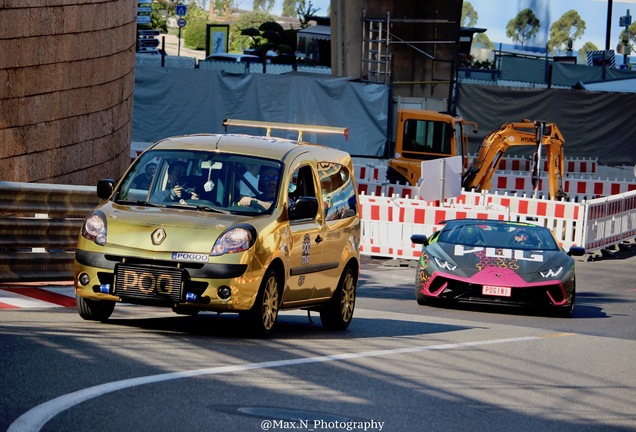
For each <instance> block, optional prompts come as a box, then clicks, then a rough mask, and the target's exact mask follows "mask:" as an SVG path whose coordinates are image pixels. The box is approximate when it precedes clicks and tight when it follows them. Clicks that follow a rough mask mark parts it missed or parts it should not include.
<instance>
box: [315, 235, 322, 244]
mask: <svg viewBox="0 0 636 432" xmlns="http://www.w3.org/2000/svg"><path fill="white" fill-rule="evenodd" d="M321 241H322V237H320V235H318V237H316V243H320V242H321Z"/></svg>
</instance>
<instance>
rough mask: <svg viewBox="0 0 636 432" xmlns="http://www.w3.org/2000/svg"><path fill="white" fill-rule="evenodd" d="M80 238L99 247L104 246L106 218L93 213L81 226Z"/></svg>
mask: <svg viewBox="0 0 636 432" xmlns="http://www.w3.org/2000/svg"><path fill="white" fill-rule="evenodd" d="M82 237H84V238H85V239H88V240H92V241H94V242H95V243H96V244H98V245H100V246H104V245H105V244H106V218H105V217H104V215H103V214H100V213H93V214H91V215H90V216H89V217H87V218H86V220H85V221H84V225H82Z"/></svg>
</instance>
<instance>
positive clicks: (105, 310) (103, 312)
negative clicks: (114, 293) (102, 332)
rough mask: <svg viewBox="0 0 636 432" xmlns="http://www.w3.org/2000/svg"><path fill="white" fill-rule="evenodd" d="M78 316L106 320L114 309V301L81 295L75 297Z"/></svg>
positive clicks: (86, 318) (89, 319) (90, 319)
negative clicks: (90, 298) (87, 297)
mask: <svg viewBox="0 0 636 432" xmlns="http://www.w3.org/2000/svg"><path fill="white" fill-rule="evenodd" d="M75 305H76V306H77V312H78V313H79V316H81V317H82V318H84V319H85V320H87V321H101V322H104V321H107V320H108V318H110V315H111V314H112V313H113V310H114V309H115V302H114V301H112V300H101V301H100V300H89V299H85V298H83V297H79V296H78V297H77V298H76V299H75Z"/></svg>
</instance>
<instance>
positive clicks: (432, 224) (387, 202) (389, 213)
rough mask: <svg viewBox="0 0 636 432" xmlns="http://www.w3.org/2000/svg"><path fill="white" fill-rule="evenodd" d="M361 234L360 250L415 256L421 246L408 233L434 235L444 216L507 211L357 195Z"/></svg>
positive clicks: (496, 216)
mask: <svg viewBox="0 0 636 432" xmlns="http://www.w3.org/2000/svg"><path fill="white" fill-rule="evenodd" d="M360 212H361V220H362V230H361V231H362V234H361V236H360V253H361V254H363V255H373V256H384V257H392V258H405V259H418V258H419V256H420V251H421V246H420V245H415V244H413V243H411V235H413V234H425V235H427V236H429V235H431V234H433V233H434V232H435V231H437V230H438V229H439V228H440V227H441V222H442V221H444V220H446V219H465V218H481V219H499V220H506V219H507V218H509V214H507V213H506V212H501V211H497V210H489V209H479V208H473V209H467V208H454V207H439V206H436V205H434V204H430V203H426V202H424V201H420V200H410V199H404V198H398V197H395V198H389V197H376V196H367V195H360Z"/></svg>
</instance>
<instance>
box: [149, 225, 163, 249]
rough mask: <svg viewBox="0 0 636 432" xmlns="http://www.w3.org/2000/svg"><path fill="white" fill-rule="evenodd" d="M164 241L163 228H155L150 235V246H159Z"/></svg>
mask: <svg viewBox="0 0 636 432" xmlns="http://www.w3.org/2000/svg"><path fill="white" fill-rule="evenodd" d="M165 239H166V231H165V230H164V229H163V228H157V229H156V230H155V232H153V233H152V244H153V245H155V246H158V245H160V244H161V243H163V241H164V240H165Z"/></svg>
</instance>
